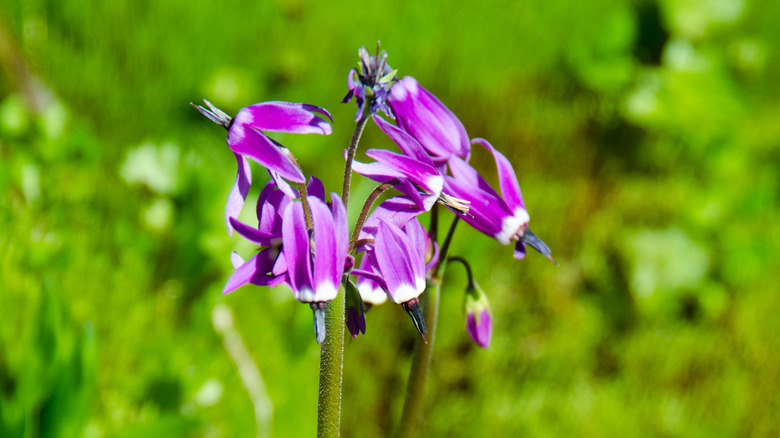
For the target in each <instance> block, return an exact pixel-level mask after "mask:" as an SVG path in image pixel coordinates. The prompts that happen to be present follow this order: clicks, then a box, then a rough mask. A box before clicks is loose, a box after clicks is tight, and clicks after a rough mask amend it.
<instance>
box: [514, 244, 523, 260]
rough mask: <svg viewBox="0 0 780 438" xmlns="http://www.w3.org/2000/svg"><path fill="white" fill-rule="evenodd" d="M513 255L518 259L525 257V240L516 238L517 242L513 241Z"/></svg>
mask: <svg viewBox="0 0 780 438" xmlns="http://www.w3.org/2000/svg"><path fill="white" fill-rule="evenodd" d="M514 257H515V258H516V259H518V260H522V259H523V258H524V257H525V242H523V241H522V240H518V241H517V243H515V254H514Z"/></svg>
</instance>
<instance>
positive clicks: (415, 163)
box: [366, 149, 442, 196]
mask: <svg viewBox="0 0 780 438" xmlns="http://www.w3.org/2000/svg"><path fill="white" fill-rule="evenodd" d="M366 155H367V156H369V157H371V158H373V159H375V160H377V161H378V162H380V163H382V164H384V165H385V166H387V167H390V168H391V169H396V170H397V171H398V172H400V173H402V174H403V175H404V176H405V177H406V178H408V179H409V180H411V181H412V182H413V183H415V184H417V185H418V186H420V187H421V188H422V189H423V190H425V191H427V192H429V193H435V194H436V195H437V196H438V194H439V193H441V186H442V177H441V175H439V172H438V171H437V170H436V168H435V167H434V166H433V163H431V162H430V160H428V161H429V164H427V163H425V162H423V161H419V160H416V159H414V158H411V157H408V156H406V155H401V154H397V153H395V152H391V151H388V150H386V149H369V150H368V151H366Z"/></svg>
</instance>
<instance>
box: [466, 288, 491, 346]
mask: <svg viewBox="0 0 780 438" xmlns="http://www.w3.org/2000/svg"><path fill="white" fill-rule="evenodd" d="M464 307H465V309H466V330H468V332H469V336H471V340H472V341H474V343H475V344H477V345H479V346H480V347H482V348H488V347H489V346H490V336H491V334H492V333H493V319H492V318H491V317H490V305H489V304H488V300H487V296H486V295H485V294H484V293H483V292H482V290H481V289H480V288H479V286H477V284H476V283H473V285H470V286H469V287H468V289H466V299H465V300H464Z"/></svg>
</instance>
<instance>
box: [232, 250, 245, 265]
mask: <svg viewBox="0 0 780 438" xmlns="http://www.w3.org/2000/svg"><path fill="white" fill-rule="evenodd" d="M230 263H231V264H232V265H233V269H238V267H239V266H241V265H243V264H244V259H243V258H241V256H240V255H238V253H237V252H235V251H233V252H231V253H230Z"/></svg>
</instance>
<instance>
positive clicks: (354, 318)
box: [347, 307, 366, 338]
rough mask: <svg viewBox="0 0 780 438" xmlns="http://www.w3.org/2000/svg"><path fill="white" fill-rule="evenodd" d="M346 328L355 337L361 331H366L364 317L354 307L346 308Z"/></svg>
mask: <svg viewBox="0 0 780 438" xmlns="http://www.w3.org/2000/svg"><path fill="white" fill-rule="evenodd" d="M347 329H348V330H349V334H351V335H352V337H353V338H357V337H358V335H359V334H360V333H361V332H362V333H363V334H365V333H366V317H365V315H363V314H361V313H359V312H358V310H357V309H355V308H354V307H349V308H347Z"/></svg>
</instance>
